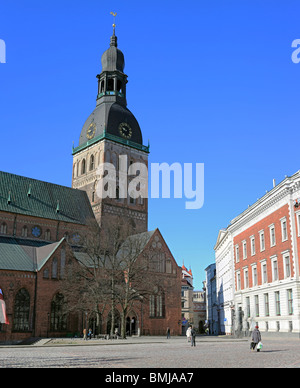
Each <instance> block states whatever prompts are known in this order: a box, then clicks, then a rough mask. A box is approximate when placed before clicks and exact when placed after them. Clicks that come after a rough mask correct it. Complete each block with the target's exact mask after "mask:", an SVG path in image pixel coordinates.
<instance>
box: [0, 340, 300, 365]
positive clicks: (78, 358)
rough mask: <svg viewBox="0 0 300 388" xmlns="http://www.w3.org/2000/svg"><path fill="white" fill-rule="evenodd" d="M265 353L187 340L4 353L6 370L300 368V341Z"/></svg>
mask: <svg viewBox="0 0 300 388" xmlns="http://www.w3.org/2000/svg"><path fill="white" fill-rule="evenodd" d="M263 344H264V347H263V350H262V351H261V352H259V353H258V352H256V351H254V352H253V351H251V350H250V340H248V339H239V340H238V339H232V338H225V337H198V338H197V341H196V347H191V345H190V343H187V340H186V338H184V337H173V338H171V339H169V340H167V339H165V338H162V337H141V338H130V339H127V340H108V341H107V340H101V341H100V340H90V341H83V340H81V339H77V340H68V341H58V340H55V341H49V342H46V343H44V344H43V343H42V342H40V344H39V343H37V344H36V346H34V345H31V346H2V347H0V367H1V368H114V369H118V368H151V369H157V368H160V369H161V368H162V369H166V368H176V369H179V370H182V369H185V368H299V367H300V340H299V339H291V338H288V339H284V338H267V339H263Z"/></svg>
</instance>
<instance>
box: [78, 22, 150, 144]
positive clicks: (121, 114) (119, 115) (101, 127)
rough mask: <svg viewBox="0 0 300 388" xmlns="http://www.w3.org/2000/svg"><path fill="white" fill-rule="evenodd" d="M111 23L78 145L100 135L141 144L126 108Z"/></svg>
mask: <svg viewBox="0 0 300 388" xmlns="http://www.w3.org/2000/svg"><path fill="white" fill-rule="evenodd" d="M113 27H114V29H113V35H112V36H111V38H110V47H109V49H108V50H106V51H105V52H104V53H103V55H102V57H101V63H102V71H101V73H100V74H98V75H97V78H98V94H97V104H96V108H95V109H94V110H93V112H92V113H91V114H90V116H89V117H88V118H87V120H86V122H85V123H84V125H83V128H82V130H81V134H80V138H79V147H82V146H84V145H85V144H87V143H88V142H89V141H91V140H93V139H96V138H99V139H100V138H103V137H107V138H110V139H111V140H115V141H118V139H119V141H121V142H123V143H124V142H127V144H128V143H129V142H131V143H134V144H136V145H138V146H143V138H142V132H141V129H140V126H139V123H138V121H137V120H136V118H135V117H134V115H133V114H132V112H131V111H130V110H129V109H128V108H127V100H126V84H127V75H126V74H125V73H124V67H125V60H124V55H123V53H122V51H121V50H119V49H118V44H117V37H116V35H115V25H113Z"/></svg>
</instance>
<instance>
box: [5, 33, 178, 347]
mask: <svg viewBox="0 0 300 388" xmlns="http://www.w3.org/2000/svg"><path fill="white" fill-rule="evenodd" d="M123 71H124V56H123V53H122V52H121V51H120V50H119V49H118V48H117V38H116V36H115V32H114V33H113V36H112V37H111V43H110V48H109V49H108V50H107V51H105V53H104V54H103V56H102V72H101V74H99V75H98V76H97V78H98V93H97V105H96V108H95V110H94V111H93V112H92V113H91V115H90V116H89V117H88V119H87V121H86V123H85V124H84V126H83V129H82V131H81V134H80V140H79V146H78V147H76V148H74V150H73V172H72V178H73V181H72V187H73V188H68V187H63V186H59V185H54V184H50V183H47V182H42V181H37V180H34V179H30V178H25V177H21V176H17V175H13V174H9V173H4V172H0V288H1V289H2V291H3V295H4V300H5V303H6V307H7V316H8V320H9V324H8V325H6V324H1V323H0V342H1V341H6V342H7V341H20V340H23V339H26V338H29V337H46V336H49V337H50V336H65V335H74V334H75V333H79V334H81V333H82V329H83V327H84V326H86V325H87V319H88V318H87V317H86V316H85V315H84V314H83V313H82V312H79V311H78V312H77V313H76V311H75V312H72V314H71V313H70V314H62V310H63V306H64V304H65V303H67V300H66V297H65V296H64V289H63V286H62V284H63V283H62V280H63V279H64V275H65V271H66V266H67V264H68V262H69V261H71V262H74V263H75V265H76V263H77V264H78V254H79V253H78V252H79V251H80V236H81V235H82V234H84V233H85V232H86V231H87V228H88V225H89V224H90V222H91V220H96V221H97V222H98V224H99V226H100V227H101V228H102V230H103V229H104V230H105V228H106V227H108V226H109V225H110V223H111V222H113V221H114V220H116V219H117V218H122V219H123V220H124V221H125V223H127V224H128V225H129V226H130V228H131V229H133V230H135V234H136V235H138V234H141V233H147V236H148V237H149V238H148V240H147V244H146V245H145V246H144V248H143V250H142V251H141V254H143V253H144V252H145V250H147V249H149V248H150V246H151V247H152V249H158V250H159V254H158V256H159V257H160V261H159V264H157V261H156V265H158V266H157V267H155V266H154V267H153V271H155V272H156V273H157V274H158V276H160V287H159V289H157V290H153V295H151V296H150V298H149V300H147V301H146V302H144V303H141V302H137V303H136V304H135V305H134V307H133V308H132V309H131V311H130V312H129V313H128V316H127V318H126V319H127V320H126V322H127V327H126V331H127V332H129V333H130V334H137V333H141V334H150V335H151V334H165V333H166V330H167V327H169V328H170V329H171V334H173V335H179V334H180V329H181V325H180V322H181V269H180V268H179V267H178V266H177V264H176V261H175V259H174V257H173V256H172V254H171V252H170V250H169V248H168V246H167V244H166V242H165V241H164V239H163V237H162V235H161V234H160V232H159V230H158V229H156V230H155V231H152V232H148V230H147V227H148V225H147V223H148V201H147V198H143V197H142V196H140V197H139V198H136V197H134V196H133V195H129V196H128V197H127V196H126V197H125V198H124V196H122V195H121V185H120V180H121V178H122V177H121V175H120V176H119V175H117V177H116V178H117V183H118V184H117V187H116V190H115V195H113V196H112V197H109V198H102V197H100V196H99V195H98V194H99V193H98V191H97V185H98V182H99V179H100V178H101V175H100V176H99V171H98V166H99V165H100V164H101V163H103V162H108V163H111V164H112V165H114V166H115V167H116V168H117V167H118V164H119V160H120V159H119V157H120V156H126V161H127V163H128V165H127V166H126V168H130V166H131V165H132V163H136V162H139V163H142V164H144V165H145V166H146V167H147V166H148V154H149V147H147V146H144V145H143V140H142V133H141V129H140V127H139V124H138V122H137V120H136V119H135V117H134V116H133V114H132V113H131V112H130V111H129V110H128V109H127V101H126V84H127V76H126V74H124V72H123ZM117 169H118V168H117ZM129 183H130V180H129V182H128V184H129ZM123 194H124V193H123ZM109 320H110V317H109V311H106V313H105V315H104V316H103V317H102V320H101V328H100V331H101V332H102V333H107V329H108V326H109ZM88 324H89V325H93V322H88ZM116 325H117V327H118V328H119V322H118V321H117V323H116Z"/></svg>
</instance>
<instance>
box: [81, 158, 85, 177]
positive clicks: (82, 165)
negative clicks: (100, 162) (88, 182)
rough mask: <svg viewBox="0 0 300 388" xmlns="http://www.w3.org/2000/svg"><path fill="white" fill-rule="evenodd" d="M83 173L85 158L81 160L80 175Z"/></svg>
mask: <svg viewBox="0 0 300 388" xmlns="http://www.w3.org/2000/svg"><path fill="white" fill-rule="evenodd" d="M83 174H85V159H83V160H82V162H81V175H83Z"/></svg>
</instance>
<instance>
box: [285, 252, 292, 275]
mask: <svg viewBox="0 0 300 388" xmlns="http://www.w3.org/2000/svg"><path fill="white" fill-rule="evenodd" d="M283 262H284V277H285V279H286V278H289V277H290V276H291V264H290V256H289V255H285V256H284V257H283Z"/></svg>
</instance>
